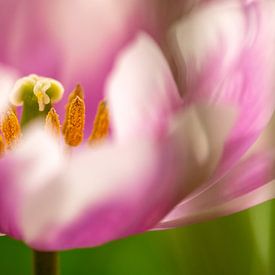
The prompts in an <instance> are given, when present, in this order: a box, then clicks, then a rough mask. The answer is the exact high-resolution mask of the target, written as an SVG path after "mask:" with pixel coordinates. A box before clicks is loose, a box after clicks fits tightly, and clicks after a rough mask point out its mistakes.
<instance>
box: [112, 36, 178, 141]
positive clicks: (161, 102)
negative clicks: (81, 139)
mask: <svg viewBox="0 0 275 275" xmlns="http://www.w3.org/2000/svg"><path fill="white" fill-rule="evenodd" d="M107 99H108V102H109V105H110V112H111V114H110V117H111V121H112V124H113V130H114V136H115V138H117V139H120V140H123V139H129V138H134V137H135V136H137V135H138V136H142V135H147V136H148V135H150V136H151V135H156V134H158V135H160V134H161V133H162V132H164V131H167V129H166V128H167V125H168V122H167V121H168V120H169V119H170V117H171V115H172V114H173V113H174V112H175V110H176V109H179V107H180V106H181V105H182V100H181V98H180V96H179V93H178V90H177V87H176V84H175V82H174V79H173V76H172V74H171V71H170V69H169V67H168V64H167V62H166V61H165V58H164V56H163V54H162V53H161V51H160V49H159V47H158V46H157V44H156V42H154V41H153V39H152V38H150V37H149V36H148V35H146V34H145V33H140V34H139V35H138V36H137V38H136V39H135V40H134V41H133V42H132V43H131V44H130V45H129V46H128V47H127V48H126V49H125V50H124V51H123V52H122V53H121V55H120V56H119V57H118V61H117V63H116V66H115V68H114V70H113V72H112V74H111V77H110V79H109V80H108V83H107ZM165 125H166V126H165Z"/></svg>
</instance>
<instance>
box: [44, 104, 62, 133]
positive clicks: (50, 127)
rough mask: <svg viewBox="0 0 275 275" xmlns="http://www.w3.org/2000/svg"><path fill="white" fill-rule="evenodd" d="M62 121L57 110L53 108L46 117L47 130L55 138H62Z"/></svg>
mask: <svg viewBox="0 0 275 275" xmlns="http://www.w3.org/2000/svg"><path fill="white" fill-rule="evenodd" d="M60 128H61V125H60V120H59V116H58V114H57V112H56V110H55V109H54V108H53V107H52V108H51V109H50V111H49V112H48V114H47V116H46V122H45V129H46V130H47V131H48V132H49V133H51V134H52V135H53V136H54V137H59V136H60Z"/></svg>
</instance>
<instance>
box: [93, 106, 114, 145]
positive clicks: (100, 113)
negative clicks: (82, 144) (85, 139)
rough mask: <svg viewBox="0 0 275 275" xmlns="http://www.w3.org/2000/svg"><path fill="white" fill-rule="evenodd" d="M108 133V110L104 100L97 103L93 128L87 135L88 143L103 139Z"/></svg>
mask: <svg viewBox="0 0 275 275" xmlns="http://www.w3.org/2000/svg"><path fill="white" fill-rule="evenodd" d="M108 135H109V111H108V106H107V104H106V102H105V101H101V102H100V103H99V105H98V109H97V113H96V117H95V120H94V124H93V130H92V133H91V135H90V137H89V143H90V144H93V143H95V142H98V141H102V140H104V139H105V138H106V137H107V136H108Z"/></svg>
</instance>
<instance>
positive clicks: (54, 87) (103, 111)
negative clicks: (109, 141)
mask: <svg viewBox="0 0 275 275" xmlns="http://www.w3.org/2000/svg"><path fill="white" fill-rule="evenodd" d="M63 92H64V88H63V86H62V84H61V83H59V82H58V81H56V80H54V79H51V78H45V77H40V76H37V75H30V76H27V77H23V78H21V79H19V80H18V81H17V82H16V83H15V85H14V89H13V90H12V93H11V97H10V99H11V100H10V101H11V104H12V105H13V106H23V110H22V116H21V120H20V124H19V121H18V118H17V115H16V109H15V107H13V108H11V107H10V108H9V109H8V110H7V111H6V112H4V114H3V115H2V117H1V125H0V126H1V132H2V135H3V136H1V135H0V156H1V155H3V153H4V151H5V150H6V149H11V148H12V147H13V145H15V144H16V143H17V141H18V139H19V138H20V136H21V129H24V127H25V126H26V125H27V124H28V123H30V122H31V121H32V120H34V119H35V118H38V117H39V118H42V119H43V120H44V122H45V130H46V131H48V132H49V133H51V134H52V135H53V136H54V137H55V138H57V139H59V138H61V137H60V132H61V131H60V130H61V128H62V134H63V138H64V141H65V143H66V144H67V145H68V146H73V147H75V146H78V145H80V144H81V143H82V141H83V138H84V127H85V100H84V91H83V88H82V87H81V86H80V85H79V84H78V85H76V87H75V89H74V90H73V91H72V92H71V93H70V95H69V97H68V102H67V105H66V106H65V119H64V122H63V125H62V126H61V123H60V120H59V115H58V113H57V112H56V110H55V108H54V107H53V103H55V102H57V101H59V100H60V99H61V98H62V96H63ZM13 109H14V110H15V111H14V110H13ZM93 125H94V126H93V129H92V133H91V135H90V137H89V139H88V143H89V144H94V143H95V142H98V141H100V140H101V141H102V140H104V139H105V138H106V137H107V136H108V134H109V114H108V107H107V104H106V102H105V101H101V102H100V103H99V106H98V110H97V114H96V116H95V120H94V123H93ZM23 132H24V131H23Z"/></svg>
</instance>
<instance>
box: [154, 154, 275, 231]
mask: <svg viewBox="0 0 275 275" xmlns="http://www.w3.org/2000/svg"><path fill="white" fill-rule="evenodd" d="M274 161H275V159H274V151H272V152H266V153H261V154H256V155H253V156H250V157H249V158H248V159H246V160H244V161H242V162H241V163H240V164H239V165H238V166H237V167H235V168H234V169H232V170H231V171H230V172H229V173H228V174H227V175H226V176H225V177H224V178H223V179H221V180H220V181H219V182H218V183H216V184H215V185H214V186H212V187H211V188H209V189H208V190H207V191H205V192H203V193H201V194H200V195H199V196H197V197H196V198H194V199H192V200H188V201H186V202H183V203H182V204H181V205H180V206H179V207H177V208H176V209H174V210H173V211H172V212H171V213H170V214H169V215H168V216H167V217H165V218H164V220H163V221H162V222H161V223H160V224H159V225H158V226H157V228H158V229H160V228H170V227H177V226H182V225H186V224H190V223H197V222H201V221H205V220H208V219H213V218H217V217H220V216H225V215H230V214H233V213H235V212H239V211H242V210H245V209H247V208H250V207H252V206H255V205H257V204H260V203H262V202H265V201H267V200H270V199H273V198H275V180H274V177H275V174H274V164H275V162H274Z"/></svg>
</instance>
